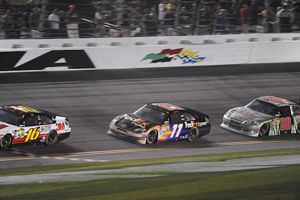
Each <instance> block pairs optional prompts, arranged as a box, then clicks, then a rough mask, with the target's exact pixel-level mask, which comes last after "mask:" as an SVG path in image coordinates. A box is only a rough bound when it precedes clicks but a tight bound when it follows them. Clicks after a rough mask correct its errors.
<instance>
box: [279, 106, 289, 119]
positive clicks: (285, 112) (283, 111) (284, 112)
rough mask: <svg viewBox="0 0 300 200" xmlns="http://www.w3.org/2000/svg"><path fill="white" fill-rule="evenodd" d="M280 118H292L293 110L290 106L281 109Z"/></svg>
mask: <svg viewBox="0 0 300 200" xmlns="http://www.w3.org/2000/svg"><path fill="white" fill-rule="evenodd" d="M279 111H280V117H290V116H291V109H290V107H289V106H283V107H280V109H279Z"/></svg>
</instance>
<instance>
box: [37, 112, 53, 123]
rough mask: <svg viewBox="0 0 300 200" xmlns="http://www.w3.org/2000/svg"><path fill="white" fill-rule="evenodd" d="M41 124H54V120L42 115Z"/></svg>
mask: <svg viewBox="0 0 300 200" xmlns="http://www.w3.org/2000/svg"><path fill="white" fill-rule="evenodd" d="M40 123H41V124H42V125H46V124H53V120H52V118H51V117H49V116H48V115H44V114H41V115H40Z"/></svg>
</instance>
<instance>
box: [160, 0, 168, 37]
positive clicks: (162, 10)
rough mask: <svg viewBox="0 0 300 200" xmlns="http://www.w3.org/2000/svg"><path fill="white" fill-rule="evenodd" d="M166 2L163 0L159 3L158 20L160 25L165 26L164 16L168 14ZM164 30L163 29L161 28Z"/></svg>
mask: <svg viewBox="0 0 300 200" xmlns="http://www.w3.org/2000/svg"><path fill="white" fill-rule="evenodd" d="M165 8H166V2H165V0H162V1H161V2H160V3H159V4H158V22H159V26H163V23H164V18H165V15H166V9H165ZM160 31H161V32H162V30H160Z"/></svg>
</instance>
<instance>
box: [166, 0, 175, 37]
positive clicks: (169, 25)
mask: <svg viewBox="0 0 300 200" xmlns="http://www.w3.org/2000/svg"><path fill="white" fill-rule="evenodd" d="M166 11H167V12H166V14H165V17H164V20H163V29H164V31H163V32H164V34H165V35H174V25H175V14H174V10H173V5H172V4H170V3H169V4H167V6H166Z"/></svg>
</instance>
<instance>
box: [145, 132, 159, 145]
mask: <svg viewBox="0 0 300 200" xmlns="http://www.w3.org/2000/svg"><path fill="white" fill-rule="evenodd" d="M157 137H158V132H157V131H156V130H152V131H150V132H149V134H148V136H147V144H154V143H156V142H157Z"/></svg>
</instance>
